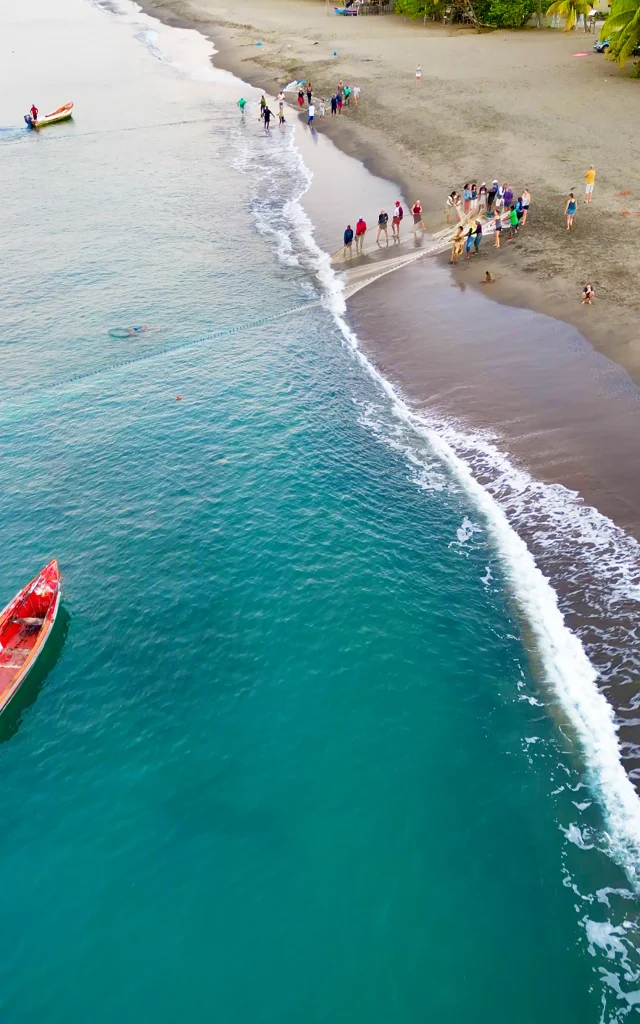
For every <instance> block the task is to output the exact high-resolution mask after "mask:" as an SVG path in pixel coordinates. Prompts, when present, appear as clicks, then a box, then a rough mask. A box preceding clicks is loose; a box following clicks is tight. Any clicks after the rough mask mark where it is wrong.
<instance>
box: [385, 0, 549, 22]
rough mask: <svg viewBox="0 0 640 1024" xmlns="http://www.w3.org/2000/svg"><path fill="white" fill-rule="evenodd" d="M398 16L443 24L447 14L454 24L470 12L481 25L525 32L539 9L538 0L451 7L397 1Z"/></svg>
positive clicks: (424, 0) (487, 0)
mask: <svg viewBox="0 0 640 1024" xmlns="http://www.w3.org/2000/svg"><path fill="white" fill-rule="evenodd" d="M395 9H396V13H397V14H404V15H406V16H408V17H409V18H430V19H432V20H434V21H435V20H440V19H441V18H442V17H443V15H444V14H445V12H446V13H447V16H449V17H451V18H452V20H454V21H455V20H462V18H457V17H456V15H459V14H462V12H463V11H465V10H468V11H470V12H471V14H472V15H473V18H472V19H471V20H473V21H477V22H478V23H479V24H481V25H492V26H495V27H496V28H522V26H523V25H525V24H526V22H527V21H528V20H529V18H530V17H531V15H532V14H535V13H536V11H537V9H538V4H537V0H473V4H471V3H469V2H464V0H463V2H462V3H459V2H458V3H450V2H445V0H396V4H395Z"/></svg>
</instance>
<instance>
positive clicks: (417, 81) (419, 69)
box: [416, 64, 422, 85]
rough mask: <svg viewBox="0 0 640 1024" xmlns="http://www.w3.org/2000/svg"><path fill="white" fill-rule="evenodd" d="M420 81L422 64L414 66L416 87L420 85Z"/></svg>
mask: <svg viewBox="0 0 640 1024" xmlns="http://www.w3.org/2000/svg"><path fill="white" fill-rule="evenodd" d="M421 81H422V64H418V65H416V85H420V82H421Z"/></svg>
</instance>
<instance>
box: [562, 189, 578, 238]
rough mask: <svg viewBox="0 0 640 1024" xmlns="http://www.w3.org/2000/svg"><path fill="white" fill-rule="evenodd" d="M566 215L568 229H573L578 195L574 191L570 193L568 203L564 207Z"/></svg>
mask: <svg viewBox="0 0 640 1024" xmlns="http://www.w3.org/2000/svg"><path fill="white" fill-rule="evenodd" d="M564 215H565V217H566V220H567V231H571V228H572V227H573V218H574V217H575V215H576V197H575V196H574V194H573V192H570V193H569V198H568V199H567V205H566V206H565V208H564Z"/></svg>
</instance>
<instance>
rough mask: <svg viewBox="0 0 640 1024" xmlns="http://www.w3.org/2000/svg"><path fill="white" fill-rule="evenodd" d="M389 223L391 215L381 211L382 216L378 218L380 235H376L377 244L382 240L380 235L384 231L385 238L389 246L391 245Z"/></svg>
mask: <svg viewBox="0 0 640 1024" xmlns="http://www.w3.org/2000/svg"><path fill="white" fill-rule="evenodd" d="M388 223H389V214H388V213H386V212H385V210H380V214H379V216H378V234H377V235H376V242H378V241H379V240H380V235H381V234H382V232H383V231H384V237H385V238H386V240H387V245H388V244H389V231H388V230H387V224H388Z"/></svg>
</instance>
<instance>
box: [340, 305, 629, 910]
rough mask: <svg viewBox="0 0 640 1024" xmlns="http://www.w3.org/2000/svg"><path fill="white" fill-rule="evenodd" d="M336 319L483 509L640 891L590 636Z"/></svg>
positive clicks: (460, 466)
mask: <svg viewBox="0 0 640 1024" xmlns="http://www.w3.org/2000/svg"><path fill="white" fill-rule="evenodd" d="M336 319H337V320H338V321H339V322H340V324H341V327H342V330H343V334H344V335H345V338H346V340H347V342H348V344H349V345H350V346H351V348H352V349H353V351H354V353H355V354H356V357H357V358H358V360H359V361H360V363H361V365H362V366H363V367H364V368H365V369H366V370H367V372H368V373H369V374H370V375H371V376H372V377H373V378H374V380H375V381H376V382H377V383H378V384H379V385H380V387H381V388H382V389H383V391H384V392H385V393H386V395H387V396H388V398H389V399H390V400H391V405H392V410H393V413H394V415H395V416H397V417H398V418H399V419H400V420H402V421H403V422H405V423H406V424H407V425H409V426H410V427H411V429H412V430H413V431H414V432H415V433H416V434H417V435H418V436H421V437H423V438H424V439H425V440H426V441H427V442H428V443H429V445H430V447H431V448H432V450H433V451H435V452H436V453H437V454H438V455H439V456H440V458H441V459H442V460H443V462H444V463H445V464H446V465H447V466H448V467H449V468H450V469H451V471H452V472H453V474H454V475H455V477H456V478H457V480H458V481H459V482H460V484H461V485H462V486H463V487H464V489H465V490H466V492H467V493H468V494H470V495H471V496H472V497H473V499H474V500H475V502H476V504H477V506H478V508H479V509H480V511H481V512H482V513H483V515H484V518H485V522H486V524H487V529H488V532H489V534H490V536H491V538H492V540H493V541H494V544H495V548H496V552H497V554H498V557H499V558H500V561H501V562H502V564H503V567H504V568H505V571H506V575H507V578H508V580H509V583H510V585H511V588H512V592H513V594H514V596H515V598H516V600H517V602H518V604H519V606H520V608H521V610H522V611H523V613H524V615H525V616H526V619H527V622H528V624H529V626H530V628H531V630H532V632H533V634H534V636H535V639H536V646H537V649H538V652H539V654H540V657H541V662H542V666H543V669H544V673H545V676H546V678H547V680H548V682H549V683H550V684H551V687H552V688H553V692H554V694H555V696H556V697H557V699H558V701H559V703H560V705H561V707H562V708H563V710H564V712H565V713H566V715H567V718H568V719H569V721H570V722H571V724H572V726H573V728H574V729H575V732H576V734H577V736H578V738H579V740H580V744H581V747H582V751H583V754H584V758H585V762H586V765H587V771H588V775H589V781H590V784H591V786H592V789H593V791H594V793H595V795H596V797H597V798H598V800H599V802H600V805H601V807H602V808H603V811H604V816H605V820H606V824H607V827H608V830H609V831H608V838H609V841H610V845H611V853H612V855H613V857H614V859H615V860H616V861H617V862H618V863H619V864H620V865H621V866H622V867H623V868H624V870H625V872H626V874H627V876H628V878H629V881H630V882H631V883H632V885H633V887H634V889H635V891H636V892H640V799H639V798H638V795H637V793H636V791H635V789H634V787H633V784H632V783H631V781H630V779H629V777H628V776H627V773H626V772H625V770H624V767H623V765H622V762H621V759H620V744H619V741H618V734H617V728H616V724H615V720H614V712H613V708H612V707H611V705H610V704H609V702H608V701H607V699H606V698H605V697H604V696H603V694H602V693H600V691H599V690H598V687H597V678H598V674H597V672H596V670H595V668H594V667H593V665H592V664H591V662H590V661H589V659H588V657H587V655H586V652H585V650H584V647H583V646H582V642H581V641H580V639H579V638H578V637H577V636H576V635H575V634H574V633H572V632H571V630H570V629H569V628H568V627H567V626H566V625H565V621H564V616H563V614H562V612H561V611H560V609H559V607H558V599H557V595H556V593H555V591H554V590H553V587H552V586H551V584H550V583H549V580H548V579H547V577H546V576H544V574H543V573H542V572H541V571H540V569H539V568H538V566H537V565H536V562H535V559H534V557H533V555H532V554H531V552H530V551H529V549H528V547H527V545H526V544H525V542H524V541H523V540H522V538H521V537H520V536H519V535H518V534H517V533H516V531H515V530H514V529H513V527H512V526H511V524H510V523H509V520H508V518H507V515H506V513H505V512H504V511H503V510H502V508H501V507H500V505H499V504H498V502H497V501H496V500H495V499H494V498H493V497H492V495H491V494H490V493H489V492H488V491H486V490H485V489H484V487H483V486H482V485H481V484H480V483H479V482H478V481H477V480H476V479H475V477H474V476H473V473H472V471H471V469H470V468H469V466H467V464H466V463H465V462H464V461H463V460H462V459H461V458H460V457H459V456H458V455H457V454H456V453H455V452H454V450H453V449H452V448H451V447H450V445H449V444H448V443H447V442H446V441H445V440H444V439H443V438H442V437H441V436H440V435H439V434H438V433H437V432H436V431H435V430H434V429H433V428H432V427H430V426H429V424H428V423H427V422H426V421H425V420H424V419H422V418H421V417H420V416H419V415H418V414H416V413H413V412H412V411H411V409H410V408H409V406H408V405H407V404H406V402H405V401H404V399H403V398H401V397H400V395H399V394H398V392H397V391H396V390H395V388H394V387H392V385H391V384H390V383H389V382H388V381H387V380H386V378H385V377H383V376H382V374H381V373H380V372H379V371H378V370H377V369H376V368H375V366H374V365H373V364H372V363H370V362H369V360H368V359H367V357H366V356H365V355H364V353H363V352H362V350H361V349H360V347H359V344H358V339H357V336H356V335H355V334H354V333H353V332H352V331H351V330H350V328H349V327H348V325H347V324H346V323H345V321H344V320H343V318H342V316H340V315H339V314H336Z"/></svg>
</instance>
